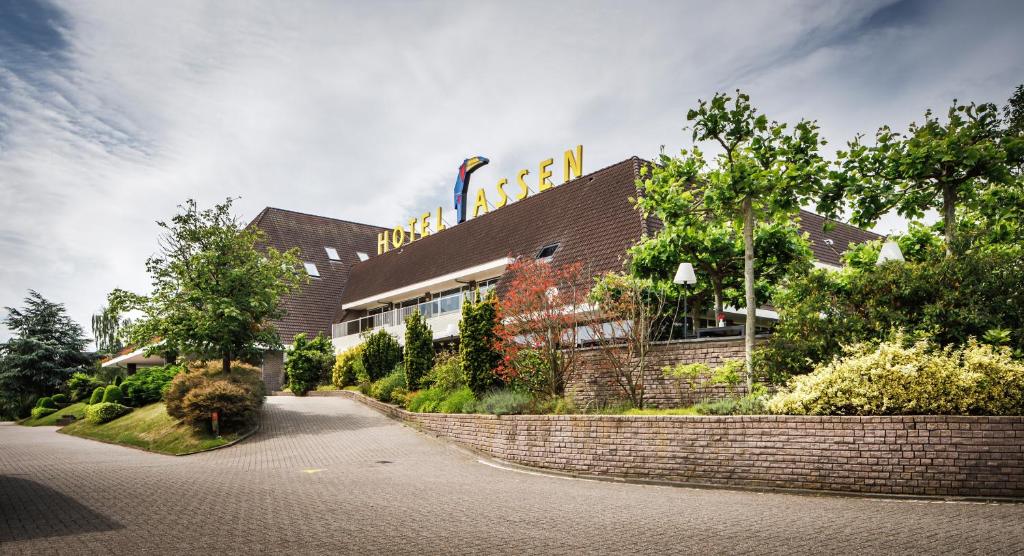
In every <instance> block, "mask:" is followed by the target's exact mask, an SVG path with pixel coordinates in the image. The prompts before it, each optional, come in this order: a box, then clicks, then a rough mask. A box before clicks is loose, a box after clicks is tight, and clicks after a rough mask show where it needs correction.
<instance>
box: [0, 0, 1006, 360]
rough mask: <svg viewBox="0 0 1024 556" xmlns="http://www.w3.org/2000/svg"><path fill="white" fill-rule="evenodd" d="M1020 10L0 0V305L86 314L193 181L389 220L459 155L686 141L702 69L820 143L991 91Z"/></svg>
mask: <svg viewBox="0 0 1024 556" xmlns="http://www.w3.org/2000/svg"><path fill="white" fill-rule="evenodd" d="M1022 27H1024V2H1018V1H1013V0H1009V1H1003V2H999V1H976V2H961V1H955V0H953V1H942V0H934V1H923V0H905V1H895V2H893V1H888V0H877V1H869V0H865V1H859V2H839V1H827V0H826V1H818V0H814V1H810V0H808V1H801V0H778V1H772V2H722V1H716V0H709V1H690V2H679V1H671V2H598V1H586V2H571V1H565V2H535V3H531V2H479V1H478V2H451V3H448V2H429V3H427V2H422V3H420V2H388V1H380V2H358V3H357V2H303V1H294V2H266V3H256V2H230V1H218V2H213V1H210V2H196V1H179V2H157V1H153V2H146V1H137V2H121V1H102V0H96V1H91V2H71V1H68V2H52V3H51V2H45V1H39V0H25V1H14V0H10V1H7V0H0V307H2V306H15V307H18V306H22V299H23V298H24V297H25V296H26V294H27V291H28V290H29V289H34V290H37V291H39V292H40V293H42V294H43V295H44V296H45V297H47V298H48V299H50V300H53V301H57V302H61V303H64V304H65V305H66V306H67V308H68V310H69V312H70V314H71V316H72V317H73V318H74V319H76V320H77V321H79V322H80V323H81V324H82V325H83V327H84V328H85V329H86V331H87V333H88V331H89V320H90V316H91V315H92V314H93V313H94V312H97V311H98V310H99V309H100V308H101V307H102V306H103V305H104V302H105V299H106V295H107V293H108V292H109V291H111V290H112V289H113V288H115V287H120V288H125V289H129V290H132V291H137V292H140V293H145V292H147V291H148V288H149V278H148V276H147V275H146V272H145V267H144V263H145V260H146V258H147V257H149V256H150V255H152V254H153V253H154V252H155V251H156V249H157V236H158V228H157V226H156V221H157V220H163V219H168V218H170V217H171V216H172V215H173V214H174V213H175V212H176V207H177V205H178V204H180V203H182V202H183V201H184V200H186V199H188V198H194V199H196V200H197V201H198V202H199V203H200V204H201V205H204V206H209V205H212V204H213V203H216V202H219V201H222V200H224V199H225V198H227V197H232V198H238V200H237V201H236V204H235V206H236V209H237V212H238V216H239V218H240V219H241V220H243V221H246V222H248V221H249V220H251V219H252V218H253V217H255V216H256V215H257V214H258V213H259V211H260V210H261V209H263V207H265V206H273V207H279V208H285V209H291V210H296V211H301V212H309V213H313V214H319V215H325V216H331V217H335V218H342V219H347V220H353V221H357V222H367V223H372V224H379V225H387V226H393V225H396V224H398V223H400V222H405V221H406V220H407V219H408V218H409V217H410V216H413V215H418V214H421V213H422V212H424V211H426V210H432V209H434V210H436V207H437V206H439V205H440V206H444V207H446V208H448V206H449V205H450V196H451V190H452V185H453V183H454V181H455V173H456V170H457V168H458V166H459V164H460V163H461V162H462V160H463V159H464V158H466V157H469V156H473V155H482V156H486V157H488V158H490V160H491V164H490V165H489V166H486V167H484V168H482V169H480V170H478V171H477V172H476V173H475V174H474V177H473V185H474V186H475V187H474V188H473V189H476V188H477V187H486V188H488V190H489V192H490V191H492V190H493V187H494V186H493V184H494V183H495V182H496V181H497V180H498V179H499V178H502V177H507V178H510V179H512V180H514V177H515V173H516V171H517V170H518V169H520V168H530V169H533V170H532V174H533V175H535V174H536V170H535V168H536V166H537V163H538V162H539V161H541V160H543V159H546V158H549V157H553V158H555V159H556V160H558V158H559V157H560V155H561V153H562V152H564V151H565V150H566V149H569V148H572V147H573V146H575V145H577V144H582V145H583V146H584V153H585V154H584V172H585V173H587V172H590V171H593V170H597V169H599V168H602V167H605V166H608V165H610V164H614V163H616V162H619V161H621V160H623V159H626V158H628V157H630V156H633V155H638V156H641V157H648V158H649V157H653V156H655V155H657V153H658V152H659V150H660V149H661V148H662V146H664V147H665V149H666V150H668V151H670V152H675V151H678V149H680V148H684V147H688V146H690V140H689V136H688V135H687V133H686V132H685V131H684V130H683V127H684V125H685V114H686V111H687V110H688V109H689V108H691V107H693V106H694V105H695V104H696V102H697V100H698V99H701V98H705V99H706V98H709V97H710V96H712V95H713V94H714V93H715V92H718V91H733V90H735V89H737V88H739V89H742V90H743V91H745V92H747V93H749V94H750V95H751V100H752V102H753V103H754V105H755V106H757V107H758V108H759V110H760V111H761V112H763V113H765V114H767V115H768V116H769V117H770V118H772V119H776V120H779V121H787V122H795V121H797V120H799V119H801V118H807V119H814V120H817V121H818V123H819V124H820V126H821V128H822V132H823V135H824V136H825V137H826V138H827V139H828V140H829V142H830V144H829V146H828V147H827V150H828V151H829V152H831V150H832V149H834V148H837V147H842V146H843V145H844V144H845V142H846V141H847V140H849V139H850V138H852V137H853V136H854V135H855V134H858V133H867V134H869V135H870V134H873V132H874V130H875V129H877V127H878V126H879V125H882V124H885V123H888V124H892V125H893V126H894V127H897V128H905V126H906V125H907V124H908V123H909V122H911V121H914V120H920V119H921V116H922V114H923V112H924V110H925V109H926V108H929V107H931V108H935V109H937V110H938V111H940V112H944V111H945V109H946V108H947V107H948V106H949V105H950V103H951V102H952V100H953V99H954V98H957V99H960V100H962V101H971V100H974V101H979V102H982V101H986V102H997V103H999V104H1000V105H1002V104H1004V103H1005V101H1006V99H1007V98H1008V97H1009V96H1010V94H1011V92H1012V90H1013V88H1014V87H1015V86H1016V85H1017V84H1020V83H1022V82H1024V56H1022V55H1021V52H1024V32H1021V29H1022ZM558 168H560V166H559V165H556V169H558ZM559 175H560V171H556V178H557V177H558V176H559ZM559 181H561V180H560V179H556V183H557V182H559ZM473 195H474V191H472V190H471V192H470V197H469V198H470V199H473V198H474V196H473ZM449 218H450V217H449ZM449 221H450V220H449ZM903 225H904V223H903V222H902V221H901V220H900V219H899V218H894V217H889V218H886V219H884V220H883V221H882V222H881V223H880V224H879V226H878V227H877V228H876V231H879V232H882V233H888V232H892V231H899V229H900V228H901V226H903ZM509 233H514V230H510V231H509ZM8 336H9V332H8V331H6V330H5V329H3V327H2V326H0V340H2V339H5V338H6V337H8Z"/></svg>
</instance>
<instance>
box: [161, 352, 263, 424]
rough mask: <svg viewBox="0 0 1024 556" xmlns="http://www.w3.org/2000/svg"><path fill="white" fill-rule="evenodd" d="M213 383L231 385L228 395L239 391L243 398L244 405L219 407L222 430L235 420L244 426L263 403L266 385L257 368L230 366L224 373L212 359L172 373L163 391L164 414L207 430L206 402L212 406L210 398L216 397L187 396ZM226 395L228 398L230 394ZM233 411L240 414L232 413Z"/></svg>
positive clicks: (206, 395) (254, 416)
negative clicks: (174, 373)
mask: <svg viewBox="0 0 1024 556" xmlns="http://www.w3.org/2000/svg"><path fill="white" fill-rule="evenodd" d="M215 383H223V384H227V385H229V386H233V387H234V389H230V393H231V395H232V396H233V395H234V394H237V392H238V391H241V392H243V393H244V395H245V397H246V399H247V402H246V403H245V404H236V403H230V404H228V403H225V404H224V406H223V407H221V408H220V409H219V410H220V412H221V413H220V423H221V430H222V431H230V430H231V429H232V427H234V426H235V425H236V424H238V423H241V424H243V425H244V424H248V423H250V422H252V421H254V420H255V419H256V410H258V409H259V407H260V406H261V405H262V404H263V400H264V397H265V396H266V388H265V387H264V385H263V380H262V378H261V375H260V371H259V370H258V369H256V368H254V367H250V366H247V365H232V366H231V373H229V374H224V373H223V372H222V371H221V368H220V363H219V362H214V364H211V365H205V364H200V365H197V366H192V367H191V368H189V369H187V370H186V371H185V372H181V373H178V374H177V375H175V377H174V378H173V379H172V380H171V383H170V384H169V385H168V387H167V391H166V393H165V394H164V400H165V403H166V407H167V414H168V415H170V416H171V417H174V418H176V419H181V420H183V421H185V422H186V423H189V424H193V426H196V427H197V428H204V427H205V428H206V429H207V430H208V429H209V424H210V411H212V410H210V411H207V409H208V408H209V405H210V404H213V405H216V404H215V403H214V401H211V400H213V399H214V398H216V396H214V395H213V394H203V395H202V396H199V397H194V398H192V401H191V402H190V401H189V395H190V394H192V393H193V392H195V391H199V390H209V389H210V388H211V385H213V384H215ZM221 390H222V389H221ZM218 391H220V390H218ZM197 396H198V395H197ZM227 398H231V396H228V397H227ZM227 398H225V399H227ZM203 411H206V414H205V417H202V416H201V414H202V412H203ZM236 411H242V412H243V413H242V414H236V413H235V412H236ZM250 412H251V414H250Z"/></svg>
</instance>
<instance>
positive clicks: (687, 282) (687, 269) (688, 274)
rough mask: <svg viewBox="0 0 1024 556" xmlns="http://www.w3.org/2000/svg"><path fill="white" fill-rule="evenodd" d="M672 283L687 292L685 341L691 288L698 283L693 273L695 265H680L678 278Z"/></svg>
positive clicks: (684, 314) (684, 327)
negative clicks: (680, 286)
mask: <svg viewBox="0 0 1024 556" xmlns="http://www.w3.org/2000/svg"><path fill="white" fill-rule="evenodd" d="M672 282H674V283H676V284H680V285H682V286H683V288H685V290H686V295H684V296H683V339H684V340H685V339H686V328H687V326H686V316H687V315H688V314H689V313H690V308H689V297H690V286H691V285H692V284H696V283H697V274H695V273H694V272H693V265H692V264H690V263H679V268H678V269H677V270H676V276H675V278H673V279H672ZM676 307H678V305H676Z"/></svg>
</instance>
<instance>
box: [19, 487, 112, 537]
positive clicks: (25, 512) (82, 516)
mask: <svg viewBox="0 0 1024 556" xmlns="http://www.w3.org/2000/svg"><path fill="white" fill-rule="evenodd" d="M123 527H124V526H123V525H121V524H120V523H118V522H116V521H114V520H112V519H110V518H108V517H106V516H104V515H103V514H100V513H98V512H96V511H94V510H92V509H91V508H89V507H87V506H85V505H83V504H80V503H79V502H78V501H77V500H75V499H74V498H71V497H70V496H67V495H65V494H63V493H61V492H58V491H56V490H54V489H52V488H50V487H48V486H46V485H44V484H41V483H37V482H35V481H31V480H28V479H22V478H20V477H12V476H7V475H0V543H3V542H11V541H22V540H28V539H45V538H49V537H62V536H65V535H77V534H81V533H95V532H100V531H111V530H114V529H121V528H123Z"/></svg>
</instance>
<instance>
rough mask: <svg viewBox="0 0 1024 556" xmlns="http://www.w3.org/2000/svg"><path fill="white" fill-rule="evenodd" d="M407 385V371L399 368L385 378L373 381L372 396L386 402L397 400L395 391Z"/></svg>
mask: <svg viewBox="0 0 1024 556" xmlns="http://www.w3.org/2000/svg"><path fill="white" fill-rule="evenodd" d="M406 387H407V385H406V382H405V371H404V370H403V369H401V368H397V369H395V370H393V371H391V372H390V373H388V374H387V375H386V376H384V378H382V379H380V380H378V381H376V382H374V383H373V386H372V387H371V388H370V396H372V397H374V398H377V399H378V400H380V401H382V402H384V403H392V402H394V401H397V399H396V396H395V392H396V390H399V389H403V390H404V389H405V388H406Z"/></svg>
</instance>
